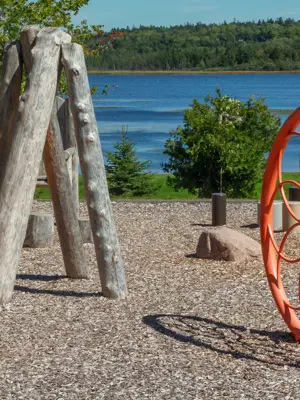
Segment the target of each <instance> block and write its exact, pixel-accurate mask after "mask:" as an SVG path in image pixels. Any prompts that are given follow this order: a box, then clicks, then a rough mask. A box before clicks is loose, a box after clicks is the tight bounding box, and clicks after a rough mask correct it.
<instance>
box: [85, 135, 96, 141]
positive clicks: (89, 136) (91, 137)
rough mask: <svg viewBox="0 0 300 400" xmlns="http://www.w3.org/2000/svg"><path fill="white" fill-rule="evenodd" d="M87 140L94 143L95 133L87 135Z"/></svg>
mask: <svg viewBox="0 0 300 400" xmlns="http://www.w3.org/2000/svg"><path fill="white" fill-rule="evenodd" d="M86 141H87V143H94V142H95V135H93V134H92V133H90V134H89V135H87V137H86Z"/></svg>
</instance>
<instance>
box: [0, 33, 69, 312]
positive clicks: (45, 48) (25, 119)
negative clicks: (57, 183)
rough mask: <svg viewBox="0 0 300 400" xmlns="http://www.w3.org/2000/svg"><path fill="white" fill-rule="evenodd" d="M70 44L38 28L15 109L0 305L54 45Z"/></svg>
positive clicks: (34, 169) (32, 172)
mask: <svg viewBox="0 0 300 400" xmlns="http://www.w3.org/2000/svg"><path fill="white" fill-rule="evenodd" d="M30 29H32V28H28V29H25V30H24V31H23V32H22V34H21V37H22V36H23V37H24V36H26V35H28V34H29V32H30ZM70 41H71V37H70V36H69V35H68V34H66V33H65V32H63V31H61V30H59V29H55V28H44V29H42V30H41V31H40V32H39V33H38V35H37V37H36V40H35V42H34V45H33V49H32V51H31V56H32V58H33V67H32V70H31V71H30V73H29V75H28V80H27V84H26V88H25V91H24V94H23V96H22V98H21V101H20V104H19V110H18V117H17V121H16V126H15V130H14V135H13V140H12V144H11V149H10V153H9V156H8V159H7V163H6V166H5V174H4V177H3V182H2V186H1V191H0V232H1V240H0V254H1V257H0V305H5V304H6V303H8V302H9V301H10V300H11V296H12V293H13V287H14V281H15V277H16V272H17V268H18V263H19V260H20V253H21V249H22V246H23V242H24V238H25V234H26V227H27V222H28V218H29V214H30V210H31V205H32V201H33V195H34V190H35V184H36V179H37V176H38V169H39V165H40V161H41V158H42V153H43V148H44V144H45V140H46V134H47V129H48V126H49V122H50V114H51V112H50V110H52V107H53V102H54V97H55V91H56V87H57V71H58V65H59V57H60V44H61V43H62V42H65V43H67V42H70Z"/></svg>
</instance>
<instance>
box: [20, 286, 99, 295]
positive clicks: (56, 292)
mask: <svg viewBox="0 0 300 400" xmlns="http://www.w3.org/2000/svg"><path fill="white" fill-rule="evenodd" d="M14 290H16V291H18V292H23V293H32V294H50V295H52V296H63V297H102V296H103V294H102V293H101V292H91V293H88V292H74V291H73V290H51V289H35V288H30V287H27V286H20V285H15V287H14Z"/></svg>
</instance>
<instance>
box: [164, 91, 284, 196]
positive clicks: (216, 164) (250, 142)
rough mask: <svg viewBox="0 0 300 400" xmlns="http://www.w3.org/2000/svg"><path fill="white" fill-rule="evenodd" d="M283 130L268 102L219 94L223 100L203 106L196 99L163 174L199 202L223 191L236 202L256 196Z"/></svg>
mask: <svg viewBox="0 0 300 400" xmlns="http://www.w3.org/2000/svg"><path fill="white" fill-rule="evenodd" d="M279 126H280V118H277V117H274V116H273V115H272V114H271V113H270V111H269V109H268V107H267V106H266V105H265V103H264V100H263V99H256V98H254V97H250V99H249V100H248V101H246V102H241V101H239V100H235V99H232V98H230V97H229V96H223V95H222V93H221V91H220V89H217V96H216V97H211V96H208V97H207V98H206V99H205V101H204V103H203V104H201V103H199V102H198V101H197V100H194V101H193V104H192V108H191V109H188V110H186V111H185V113H184V126H183V127H178V128H177V129H176V130H175V131H172V132H171V134H170V135H171V137H170V138H169V139H168V140H167V142H166V144H165V151H164V153H165V154H166V155H167V156H168V157H169V160H168V162H167V163H165V164H164V165H163V169H164V171H165V172H168V173H171V174H173V175H172V176H170V177H169V183H170V184H171V185H173V186H174V187H175V189H179V188H186V189H188V190H189V191H190V192H192V193H197V194H198V196H199V197H210V196H211V193H212V192H216V191H222V189H224V190H225V192H226V193H227V195H228V196H230V197H236V198H242V197H243V198H245V197H251V196H253V195H254V194H255V186H256V184H257V182H258V181H259V180H260V179H261V178H262V174H263V170H264V166H265V162H266V159H265V154H266V153H267V152H268V151H269V150H270V148H271V145H272V143H273V141H274V138H275V136H276V134H277V131H278V129H279ZM222 184H223V188H222V187H221V186H222Z"/></svg>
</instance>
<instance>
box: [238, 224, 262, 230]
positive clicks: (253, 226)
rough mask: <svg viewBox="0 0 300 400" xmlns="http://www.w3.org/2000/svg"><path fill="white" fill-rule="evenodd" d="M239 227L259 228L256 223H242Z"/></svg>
mask: <svg viewBox="0 0 300 400" xmlns="http://www.w3.org/2000/svg"><path fill="white" fill-rule="evenodd" d="M240 228H249V229H256V228H259V225H257V224H248V225H242V226H240Z"/></svg>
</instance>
